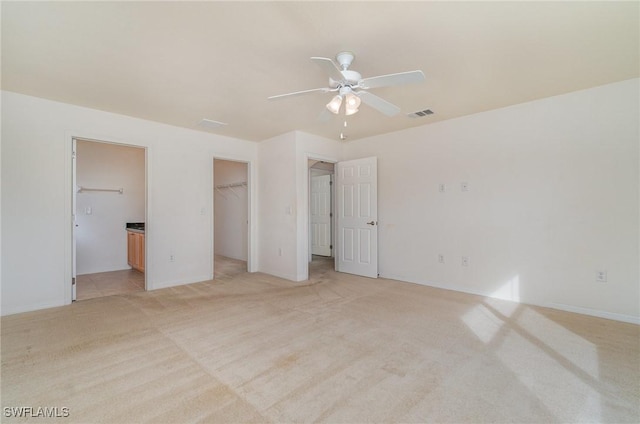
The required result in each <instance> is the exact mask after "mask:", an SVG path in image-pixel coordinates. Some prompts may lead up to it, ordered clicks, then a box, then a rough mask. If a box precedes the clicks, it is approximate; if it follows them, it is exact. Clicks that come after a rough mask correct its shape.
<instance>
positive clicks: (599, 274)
mask: <svg viewBox="0 0 640 424" xmlns="http://www.w3.org/2000/svg"><path fill="white" fill-rule="evenodd" d="M596 281H597V282H598V283H606V282H607V270H606V269H600V270H597V271H596Z"/></svg>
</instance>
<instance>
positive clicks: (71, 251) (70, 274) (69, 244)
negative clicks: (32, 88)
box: [63, 131, 153, 305]
mask: <svg viewBox="0 0 640 424" xmlns="http://www.w3.org/2000/svg"><path fill="white" fill-rule="evenodd" d="M76 140H81V141H89V142H94V143H102V144H113V145H117V146H125V147H134V148H137V149H144V168H145V169H144V180H145V192H144V214H145V218H144V219H145V230H148V229H149V227H150V225H149V224H150V223H151V221H150V219H149V218H150V216H151V207H150V203H151V202H150V194H149V193H150V192H151V178H150V177H151V166H150V164H149V157H150V152H149V149H150V148H149V147H148V146H145V145H142V144H136V143H135V142H131V141H125V140H115V139H113V138H112V137H109V136H102V135H96V134H86V133H82V132H76V131H66V132H65V180H66V181H67V182H68V190H65V214H64V216H65V221H67V228H68V231H67V233H66V234H65V238H64V253H65V255H64V257H65V261H64V262H65V266H64V284H63V290H64V291H63V294H64V304H65V305H69V304H71V303H72V302H73V300H74V299H73V297H74V296H73V290H74V288H75V287H74V286H73V278H75V275H74V274H75V261H76V257H75V256H76V252H75V250H76V249H75V248H74V244H75V216H74V215H75V211H74V209H73V208H74V207H75V206H76V205H75V202H74V197H75V190H76V187H75V183H76V166H75V160H76V158H74V157H73V155H74V151H75V150H74V147H75V144H76V143H75V141H76ZM151 237H153V232H151ZM149 238H150V237H149V233H148V232H147V231H145V252H144V254H145V272H144V289H145V290H149V274H150V272H151V268H152V266H149V265H150V264H149V260H148V259H149V258H150V257H151V255H150V253H149V252H150V251H151V248H150V246H151V243H149ZM151 265H152V264H151Z"/></svg>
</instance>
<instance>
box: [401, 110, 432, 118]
mask: <svg viewBox="0 0 640 424" xmlns="http://www.w3.org/2000/svg"><path fill="white" fill-rule="evenodd" d="M428 115H433V111H432V110H431V109H425V110H419V111H417V112H413V113H408V114H407V116H408V117H409V118H422V117H425V116H428Z"/></svg>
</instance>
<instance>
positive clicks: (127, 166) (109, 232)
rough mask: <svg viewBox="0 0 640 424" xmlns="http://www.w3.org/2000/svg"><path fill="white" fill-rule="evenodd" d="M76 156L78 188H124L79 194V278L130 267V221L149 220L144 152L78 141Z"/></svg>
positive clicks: (77, 234) (77, 235)
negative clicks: (127, 226)
mask: <svg viewBox="0 0 640 424" xmlns="http://www.w3.org/2000/svg"><path fill="white" fill-rule="evenodd" d="M76 152H77V154H76V158H77V159H76V178H77V179H76V183H77V185H78V186H81V187H88V188H101V189H118V188H122V189H123V193H122V194H119V193H114V192H100V191H82V192H80V193H78V194H77V197H76V199H77V201H76V202H77V203H76V205H77V208H76V216H77V218H76V221H77V224H78V227H76V249H77V250H76V252H77V253H76V267H77V268H76V270H77V274H78V275H82V274H91V273H95V272H106V271H115V270H120V269H129V268H131V267H130V266H129V265H128V264H127V232H126V230H125V227H126V223H127V222H145V213H144V210H145V152H144V149H141V148H138V147H127V146H120V145H117V144H108V143H96V142H89V141H80V140H79V141H78V142H77V150H76Z"/></svg>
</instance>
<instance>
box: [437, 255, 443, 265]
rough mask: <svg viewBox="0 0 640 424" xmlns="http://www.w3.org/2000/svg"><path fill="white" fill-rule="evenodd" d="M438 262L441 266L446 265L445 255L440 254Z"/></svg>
mask: <svg viewBox="0 0 640 424" xmlns="http://www.w3.org/2000/svg"><path fill="white" fill-rule="evenodd" d="M438 262H439V263H441V264H443V263H444V255H443V254H442V253H440V254H439V255H438Z"/></svg>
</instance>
